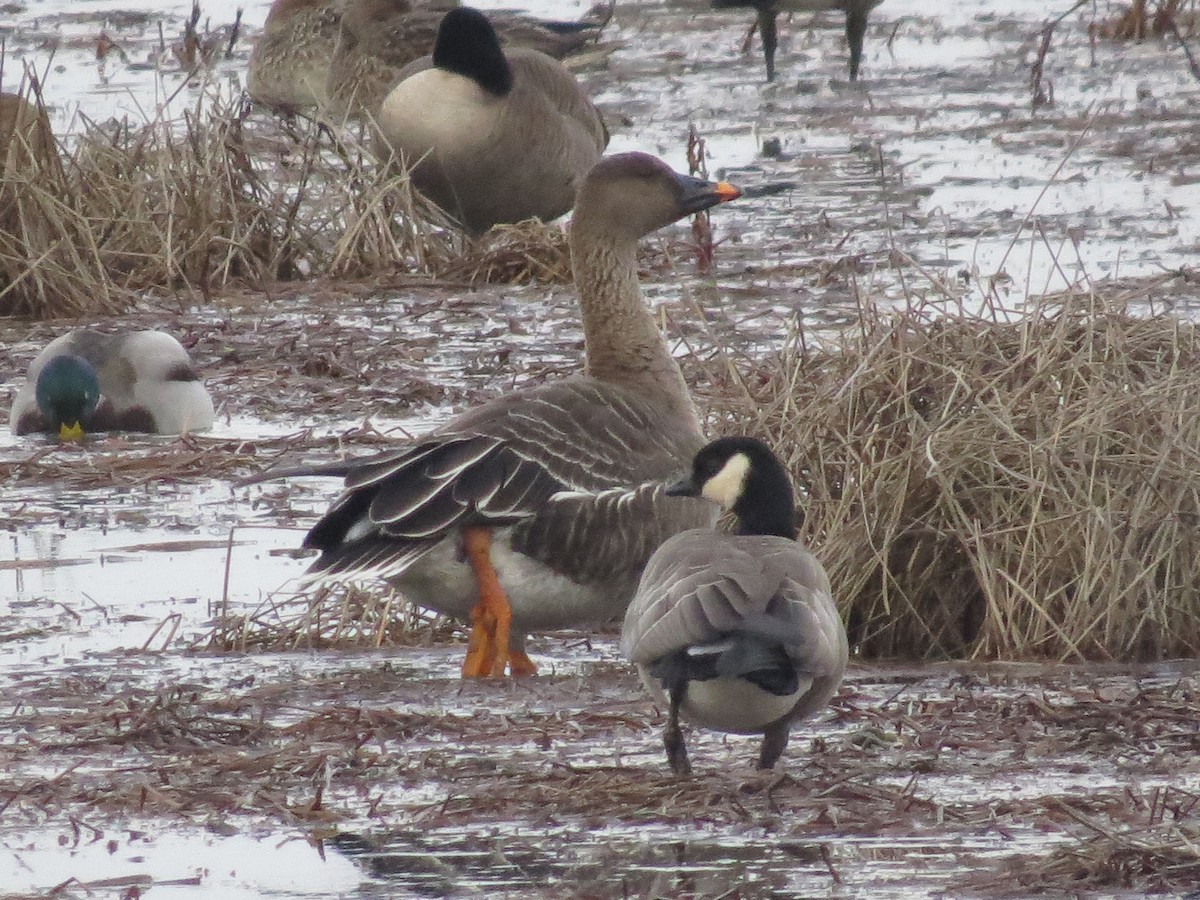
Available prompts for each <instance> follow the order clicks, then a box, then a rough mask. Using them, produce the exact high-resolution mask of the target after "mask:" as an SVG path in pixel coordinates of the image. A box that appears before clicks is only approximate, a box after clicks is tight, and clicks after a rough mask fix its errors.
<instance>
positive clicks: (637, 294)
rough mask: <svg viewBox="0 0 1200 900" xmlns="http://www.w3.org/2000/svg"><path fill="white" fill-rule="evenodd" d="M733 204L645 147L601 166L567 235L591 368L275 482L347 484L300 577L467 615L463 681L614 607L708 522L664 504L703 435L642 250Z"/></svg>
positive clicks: (522, 660) (686, 505) (730, 193)
mask: <svg viewBox="0 0 1200 900" xmlns="http://www.w3.org/2000/svg"><path fill="white" fill-rule="evenodd" d="M738 196H739V192H738V191H737V189H736V188H734V187H732V186H731V185H728V184H725V183H723V182H722V183H720V184H713V183H711V182H707V181H702V180H700V179H697V178H691V177H688V176H686V175H680V174H678V173H676V172H673V171H671V169H669V168H668V167H667V166H666V165H665V164H664V163H662V162H661V161H659V160H658V159H655V158H654V157H652V156H647V155H646V154H644V153H625V154H620V155H617V156H611V157H607V158H605V159H604V160H602V161H601V162H600V163H599V164H597V165H596V166H595V168H593V169H592V171H591V172H590V173H589V174H588V176H587V178H586V179H585V180H584V182H583V184H582V186H581V188H580V194H579V203H578V204H577V206H576V209H575V215H574V218H573V220H572V222H571V232H570V243H571V260H572V266H573V268H574V273H575V285H576V288H577V290H578V292H579V305H580V311H581V312H582V316H583V331H584V338H585V347H586V349H585V357H586V367H585V370H584V372H582V373H580V374H577V375H573V376H571V377H569V378H565V379H563V380H560V381H555V382H551V383H549V384H543V385H539V386H537V387H532V388H527V389H525V390H520V391H514V392H512V393H510V394H506V395H504V396H502V397H498V398H496V399H494V400H492V401H490V402H487V403H484V404H482V405H480V406H477V407H475V408H473V409H470V410H468V411H467V412H465V413H463V414H462V415H460V416H458V417H457V418H456V419H454V420H452V421H451V422H449V423H447V424H446V425H444V426H442V427H440V428H438V429H436V430H435V431H433V432H432V433H431V434H430V435H428V436H427V437H424V438H421V439H418V440H416V441H414V442H413V443H412V444H411V445H409V446H408V447H406V448H405V449H403V450H400V451H399V452H396V453H391V454H387V455H384V456H382V457H377V458H374V459H368V460H366V461H355V462H350V463H343V464H335V465H332V466H316V467H307V468H303V469H296V470H292V471H289V472H286V473H283V474H284V475H333V474H338V475H345V477H346V489H345V491H344V492H343V493H342V495H341V496H340V497H339V498H338V499H337V500H336V501H335V502H334V503H333V505H332V506H331V507H330V509H329V511H328V512H326V513H325V515H324V516H323V517H322V518H321V520H320V521H319V522H317V524H316V525H315V526H314V527H313V528H312V530H311V531H310V532H309V533H308V536H307V537H306V538H305V540H304V545H305V546H306V547H315V548H316V549H318V550H320V551H321V556H320V557H319V558H318V559H317V560H316V561H315V562H314V563H313V565H312V567H311V568H310V570H309V575H310V577H313V578H317V579H320V578H336V579H343V580H347V579H354V578H362V577H377V578H383V579H386V580H388V581H389V582H391V583H392V584H393V585H395V586H396V587H397V588H399V589H400V590H401V591H403V592H404V593H405V594H406V595H407V596H408V597H409V598H410V599H411V600H413V601H414V602H415V603H417V604H418V605H420V606H423V607H426V608H429V609H434V610H438V611H439V612H442V613H445V614H448V615H452V616H455V617H458V618H460V619H466V618H470V620H471V622H472V624H473V628H472V633H471V640H470V645H469V647H468V650H467V658H466V660H465V661H464V663H463V675H464V676H467V677H470V676H481V675H489V674H494V675H502V674H504V671H505V664H506V662H510V661H511V669H512V674H514V675H520V674H532V673H533V672H535V671H536V668H535V666H534V665H533V663H532V662H531V661H530V659H529V657H528V656H527V655H526V654H525V651H524V645H525V635H526V634H527V633H528V632H530V631H534V630H541V629H547V628H559V627H565V626H571V625H580V624H583V623H588V622H598V621H604V620H607V619H611V618H614V617H616V616H619V615H620V614H621V613H623V612H624V610H625V605H626V604H627V603H628V602H629V598H630V597H631V596H633V589H634V586H635V585H636V584H637V579H638V576H639V575H640V574H641V570H642V566H643V565H644V564H645V562H646V560H647V559H649V558H650V554H651V553H653V552H654V549H655V548H656V547H657V546H658V545H659V544H660V543H662V541H663V540H664V539H666V538H667V537H669V536H670V535H672V534H674V533H675V532H677V531H682V530H684V529H686V528H694V527H698V526H701V525H705V524H710V523H711V522H712V521H713V518H714V514H715V510H714V509H713V508H712V506H711V504H707V503H703V502H700V501H697V500H687V499H668V498H667V497H665V495H664V485H663V483H662V479H664V478H666V477H667V475H668V474H669V473H671V472H677V471H678V470H679V468H680V466H681V465H686V461H687V460H688V459H690V458H691V457H692V455H693V454H694V453H695V452H696V450H697V449H698V448H699V447H700V445H701V444H702V443H703V438H702V436H701V433H700V423H699V417H698V416H697V413H696V408H695V406H694V405H693V404H692V399H691V397H690V395H689V394H688V390H687V386H686V385H685V384H684V381H683V374H682V373H681V372H680V370H679V365H678V363H676V362H675V359H674V357H673V356H672V355H671V351H670V348H669V347H668V346H667V343H666V341H665V340H664V338H663V335H662V334H661V332H660V331H659V330H658V326H657V325H656V324H655V320H654V317H653V316H652V315H651V313H650V311H649V310H648V309H646V306H645V304H644V301H643V299H642V294H641V290H640V289H639V287H638V274H637V273H638V269H637V243H638V240H639V239H640V238H641V237H643V236H644V235H647V234H649V233H650V232H652V231H654V230H655V229H658V228H661V227H663V226H664V225H667V224H669V223H671V222H673V221H675V220H676V219H679V218H682V217H683V216H686V215H689V214H691V213H695V212H699V211H701V210H704V209H708V208H710V207H712V206H715V205H717V204H718V203H723V202H725V201H727V200H732V199H734V198H736V197H738ZM266 477H278V476H272V475H271V473H266ZM464 557H465V558H464Z"/></svg>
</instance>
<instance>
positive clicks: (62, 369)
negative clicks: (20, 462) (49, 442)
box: [35, 355, 100, 441]
mask: <svg viewBox="0 0 1200 900" xmlns="http://www.w3.org/2000/svg"><path fill="white" fill-rule="evenodd" d="M35 394H36V396H37V405H38V409H39V410H40V411H41V413H42V415H43V416H44V417H45V418H46V421H47V422H49V423H51V424H53V425H57V426H58V436H59V438H60V439H61V440H64V441H77V440H80V439H81V438H82V437H83V424H82V423H83V421H84V420H85V419H87V418H88V417H89V416H91V414H92V413H93V412H95V411H96V405H97V404H98V403H99V402H100V381H99V379H98V378H97V376H96V370H95V369H93V368H92V365H91V363H89V362H88V361H87V360H86V359H83V358H82V357H79V356H72V355H64V356H56V357H54V359H52V360H50V361H49V362H48V363H46V365H45V366H43V367H42V371H41V372H40V373H38V378H37V384H36V387H35Z"/></svg>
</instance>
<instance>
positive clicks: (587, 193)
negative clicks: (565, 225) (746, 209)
mask: <svg viewBox="0 0 1200 900" xmlns="http://www.w3.org/2000/svg"><path fill="white" fill-rule="evenodd" d="M741 195H742V192H741V191H739V190H738V189H737V188H736V187H734V186H733V185H732V184H729V183H728V182H725V181H721V182H716V183H714V182H711V181H705V180H704V179H703V178H694V177H693V176H691V175H684V174H682V173H679V172H676V171H674V170H673V169H672V168H671V167H670V166H668V165H667V164H666V163H664V162H663V161H662V160H660V159H658V158H656V157H654V156H650V155H649V154H647V153H636V152H635V153H617V154H614V155H612V156H606V157H604V159H602V160H600V162H598V163H596V165H595V166H593V167H592V170H591V171H590V172H588V174H587V175H586V176H585V177H584V179H583V183H582V184H581V185H580V187H579V192H578V195H577V196H576V198H575V215H574V217H573V218H572V220H571V231H572V233H573V234H574V233H575V232H581V233H582V232H603V233H606V234H609V235H611V236H613V237H615V238H617V239H618V240H622V239H623V240H628V241H637V240H638V239H639V238H642V237H644V236H646V235H648V234H650V233H651V232H652V231H657V230H658V229H659V228H662V227H663V226H665V225H669V224H671V223H672V222H674V221H676V220H678V219H682V218H683V217H684V216H689V215H692V214H693V213H698V212H702V211H703V210H706V209H709V208H711V207H713V206H716V205H717V204H718V203H725V202H726V201H729V200H736V199H737V198H738V197H740V196H741Z"/></svg>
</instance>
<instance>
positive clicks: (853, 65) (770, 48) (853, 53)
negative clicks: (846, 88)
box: [712, 0, 883, 81]
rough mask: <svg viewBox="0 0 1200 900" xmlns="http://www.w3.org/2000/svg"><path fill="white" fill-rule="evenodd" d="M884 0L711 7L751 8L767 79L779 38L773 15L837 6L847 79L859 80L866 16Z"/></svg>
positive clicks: (753, 0)
mask: <svg viewBox="0 0 1200 900" xmlns="http://www.w3.org/2000/svg"><path fill="white" fill-rule="evenodd" d="M882 2H883V0H712V5H713V9H730V8H734V7H748V8H753V9H754V10H755V12H756V13H757V16H758V20H757V27H758V33H759V36H760V37H761V39H762V46H763V57H764V58H765V59H766V62H767V81H774V80H775V47H776V46H777V44H778V41H779V32H778V27H777V24H776V19H777V18H778V16H779V14H780V13H781V12H821V11H823V10H838V11H840V12H844V13H845V14H846V43H848V44H849V45H850V80H851V81H857V80H858V68H859V65H860V63H861V62H862V48H863V35H865V34H866V32H867V16H868V14H869V13H870V12H871V10H873V9H874V8H875V7H876V6H878V5H879V4H880V3H882Z"/></svg>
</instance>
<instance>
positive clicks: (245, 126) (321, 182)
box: [0, 94, 457, 318]
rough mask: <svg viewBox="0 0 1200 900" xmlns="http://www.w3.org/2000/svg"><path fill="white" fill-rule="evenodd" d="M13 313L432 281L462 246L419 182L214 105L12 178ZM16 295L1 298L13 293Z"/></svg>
mask: <svg viewBox="0 0 1200 900" xmlns="http://www.w3.org/2000/svg"><path fill="white" fill-rule="evenodd" d="M5 189H6V190H11V191H13V192H15V194H16V196H18V197H19V198H21V202H20V203H18V204H16V205H15V206H13V205H11V204H6V206H12V209H13V212H12V215H11V216H9V217H8V218H7V220H6V221H5V222H4V223H3V224H4V228H3V229H0V231H2V235H0V237H2V240H0V286H2V285H4V284H7V285H8V289H7V290H6V291H5V293H4V294H0V315H28V316H33V317H36V318H51V317H59V316H73V315H83V314H93V315H94V314H111V313H114V312H118V311H120V310H121V309H123V308H126V307H128V306H129V305H131V303H132V301H133V299H134V296H135V294H136V292H140V291H146V290H149V289H153V288H165V289H174V290H178V289H188V290H196V291H198V292H199V293H200V294H202V295H203V296H205V297H207V296H208V295H209V293H210V292H212V291H214V290H217V289H220V288H222V287H225V286H227V285H229V284H231V283H234V282H249V283H251V284H261V283H262V282H264V281H270V280H273V279H275V278H291V277H296V276H299V275H305V276H307V275H316V274H336V275H360V274H366V273H373V272H378V271H379V270H380V269H386V270H389V271H390V270H395V269H401V270H407V271H414V272H420V273H429V272H432V271H435V270H436V269H438V268H440V267H442V266H443V265H445V263H446V260H448V259H449V258H451V257H452V256H453V255H454V253H455V250H456V241H457V238H456V237H455V236H454V234H453V232H452V230H451V229H450V227H449V223H448V221H447V220H446V218H445V216H444V215H443V214H442V213H441V212H440V211H439V210H437V208H436V207H434V206H433V205H432V204H431V203H429V202H428V201H426V200H425V199H424V198H422V197H421V196H420V195H419V194H417V193H416V192H415V191H414V190H413V189H412V186H411V183H410V182H409V179H408V176H407V173H406V172H404V171H403V170H397V169H395V168H394V167H393V166H389V165H379V164H378V163H377V162H376V161H375V160H374V159H373V158H372V157H371V156H370V154H369V153H367V152H366V151H365V150H364V149H362V148H361V147H356V146H347V145H345V144H343V143H340V142H335V143H334V145H333V147H332V148H331V146H330V141H329V140H328V132H327V131H325V130H324V129H321V128H319V127H317V126H315V125H314V126H311V127H310V128H309V129H308V131H307V133H303V134H299V135H297V134H288V133H286V132H282V131H281V130H280V128H279V126H278V124H277V123H275V122H274V121H273V120H272V121H271V122H269V123H266V124H263V123H255V122H253V121H250V120H248V119H247V118H246V111H245V110H244V109H243V108H242V106H241V103H240V101H231V100H228V99H223V98H221V97H212V96H209V95H208V94H204V95H202V96H201V98H200V99H199V100H198V101H197V102H196V105H195V106H194V107H193V108H192V109H191V110H189V111H188V113H187V114H185V115H184V117H183V118H182V120H171V119H167V118H162V119H159V120H156V121H154V122H151V123H149V124H146V125H142V126H133V125H131V124H130V123H129V122H128V121H126V122H107V123H103V124H95V123H90V122H89V123H86V125H85V128H84V130H83V133H82V134H80V135H79V137H78V138H77V140H76V141H75V143H74V150H73V152H72V153H71V155H70V156H69V157H66V158H64V159H63V161H62V163H61V165H60V166H59V167H57V168H56V169H55V172H54V175H53V177H47V176H46V173H45V170H44V169H38V170H33V169H30V170H28V171H22V172H20V173H18V174H17V175H16V176H15V177H14V178H13V179H8V178H6V180H5ZM0 290H3V287H0Z"/></svg>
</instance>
